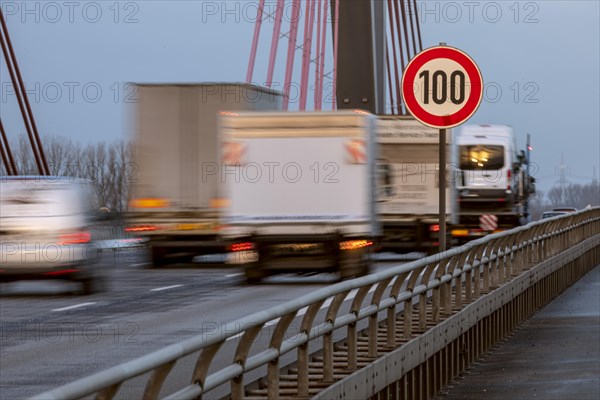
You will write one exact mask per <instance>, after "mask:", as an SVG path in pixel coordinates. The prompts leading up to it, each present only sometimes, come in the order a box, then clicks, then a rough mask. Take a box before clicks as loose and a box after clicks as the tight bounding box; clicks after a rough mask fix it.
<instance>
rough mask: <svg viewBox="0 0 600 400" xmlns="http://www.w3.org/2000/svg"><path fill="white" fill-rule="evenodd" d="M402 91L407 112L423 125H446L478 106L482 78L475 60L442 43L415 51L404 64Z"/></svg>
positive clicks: (481, 92)
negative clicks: (413, 55)
mask: <svg viewBox="0 0 600 400" xmlns="http://www.w3.org/2000/svg"><path fill="white" fill-rule="evenodd" d="M402 94H403V98H404V104H405V105H406V107H407V109H408V111H410V113H411V114H412V115H413V116H414V117H415V118H416V119H418V120H420V121H421V122H422V123H424V124H425V125H429V126H432V127H435V128H450V127H452V126H456V125H458V124H460V123H462V122H464V121H466V120H467V119H468V118H469V117H471V115H473V113H474V112H475V111H476V110H477V108H478V107H479V104H480V103H481V98H482V96H483V80H482V78H481V73H480V71H479V68H477V65H476V64H475V62H474V61H473V60H472V59H471V58H470V57H469V56H468V55H466V54H465V53H463V52H462V51H460V50H458V49H455V48H452V47H446V46H440V47H433V48H430V49H427V50H424V51H423V52H421V53H419V54H417V55H416V56H415V58H413V59H412V60H411V62H410V63H409V64H408V66H407V67H406V70H405V71H404V74H403V78H402Z"/></svg>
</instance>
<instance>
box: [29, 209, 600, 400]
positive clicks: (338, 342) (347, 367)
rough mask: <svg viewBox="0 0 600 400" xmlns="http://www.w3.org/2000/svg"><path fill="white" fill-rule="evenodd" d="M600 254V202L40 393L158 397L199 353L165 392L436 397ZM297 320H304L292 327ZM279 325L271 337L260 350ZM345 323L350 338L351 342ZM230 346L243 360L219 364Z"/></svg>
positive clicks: (179, 395)
mask: <svg viewBox="0 0 600 400" xmlns="http://www.w3.org/2000/svg"><path fill="white" fill-rule="evenodd" d="M599 249H600V208H593V209H588V210H585V211H580V212H577V213H573V214H569V215H565V216H560V217H554V218H552V219H548V220H543V221H537V222H534V223H531V224H529V225H527V226H524V227H520V228H516V229H513V230H511V231H507V232H502V233H498V234H494V235H490V236H487V237H485V238H482V239H479V240H476V241H473V242H470V243H468V244H466V245H463V246H462V247H459V248H455V249H452V250H449V251H446V252H444V253H441V254H437V255H435V256H430V257H427V258H424V259H421V260H418V261H415V262H411V263H409V264H405V265H402V266H398V267H395V268H392V269H389V270H386V271H384V272H380V273H377V274H372V275H369V276H365V277H362V278H357V279H353V280H350V281H345V282H340V283H338V284H335V285H332V286H329V287H326V288H323V289H320V290H316V291H315V292H313V293H310V294H308V295H305V296H302V297H300V298H297V299H294V300H291V301H288V302H286V303H284V304H281V305H280V306H277V307H273V308H271V309H269V310H265V311H261V312H258V313H255V314H253V315H250V316H248V317H245V318H242V319H240V320H237V321H235V322H232V323H229V324H226V325H225V326H223V327H222V328H221V329H220V330H219V331H218V334H214V333H211V334H210V335H206V334H203V335H198V336H196V337H193V338H191V339H188V340H185V341H182V342H180V343H177V344H174V345H171V346H168V347H165V348H163V349H161V350H159V351H156V352H154V353H151V354H148V355H146V356H144V357H141V358H138V359H136V360H133V361H129V362H126V363H124V364H121V365H118V366H116V367H113V368H110V369H107V370H105V371H102V372H99V373H97V374H94V375H92V376H89V377H86V378H83V379H80V380H78V381H75V382H72V383H69V384H67V385H64V386H62V387H59V388H56V389H53V390H51V391H48V392H45V393H42V394H40V395H38V396H35V397H34V399H39V400H42V399H43V400H48V399H77V398H81V397H84V396H87V395H90V394H94V393H95V394H96V398H97V399H112V398H113V397H114V396H115V395H116V394H117V393H118V391H119V390H120V388H121V387H122V386H123V384H124V383H127V382H128V381H131V380H132V379H134V378H136V377H138V376H140V375H144V374H146V375H148V376H147V380H146V382H145V387H144V388H143V389H140V392H139V393H138V394H136V395H133V397H135V398H144V399H156V398H158V397H159V394H160V393H161V390H162V389H163V384H164V382H165V380H166V379H167V377H168V376H169V373H170V372H171V371H172V370H173V368H174V366H175V364H176V363H177V362H178V361H179V360H180V359H182V358H183V357H185V356H188V355H192V354H194V355H195V354H196V353H199V354H198V356H197V358H196V361H195V367H194V368H193V370H191V371H189V373H190V380H189V382H190V384H189V385H186V386H184V387H181V388H177V389H176V390H175V392H173V393H171V394H170V395H168V396H167V397H164V398H166V399H173V400H174V399H176V400H183V399H195V398H201V397H203V396H206V395H207V394H209V393H212V391H213V390H214V389H215V388H218V387H219V386H222V385H223V384H229V386H230V393H229V395H228V396H229V397H230V398H232V399H242V398H244V397H245V396H254V397H256V396H263V397H267V398H269V399H279V398H280V397H284V396H289V397H292V398H307V397H309V396H316V398H327V399H331V398H369V397H372V396H380V395H383V397H385V398H402V395H404V398H429V397H431V396H432V395H433V393H436V392H437V391H439V390H440V388H441V387H442V386H443V385H444V384H447V383H448V382H450V381H451V379H452V378H453V377H454V376H456V375H457V374H458V373H459V372H460V371H461V370H463V369H464V368H465V367H466V365H467V364H468V363H469V362H472V361H473V360H474V359H475V358H476V357H477V356H478V355H480V354H481V353H482V352H483V351H485V349H487V348H489V346H491V345H492V344H493V343H494V342H495V341H496V340H498V339H500V338H501V337H502V336H503V335H505V334H507V333H508V332H510V330H511V329H513V328H514V327H515V326H516V325H517V324H518V323H519V322H520V321H522V320H523V319H525V318H527V317H528V316H529V315H530V314H531V313H532V312H534V311H535V309H536V308H539V307H541V306H542V305H543V304H545V302H547V301H549V299H550V298H552V297H554V296H555V295H557V294H558V293H559V292H560V291H562V290H564V288H565V287H566V286H568V285H570V284H571V283H572V282H573V281H574V280H576V279H578V278H579V277H580V276H581V275H583V273H584V272H585V271H587V270H588V269H589V268H591V267H593V266H595V265H598V263H599V261H600V251H599ZM318 317H320V318H318ZM296 319H299V325H296V324H294V325H293V324H292V322H293V321H295V320H296ZM269 326H271V327H272V329H269V332H268V340H267V341H268V344H266V345H265V346H264V347H263V348H255V347H256V346H257V344H256V343H258V344H261V341H257V340H256V339H257V337H258V336H259V334H262V335H264V331H263V328H265V327H269ZM343 330H345V333H346V334H345V335H344V336H345V337H339V336H340V332H341V331H343ZM336 337H337V339H336ZM233 338H236V339H239V340H236V343H234V342H233V341H232V340H230V339H233ZM255 342H256V343H255ZM230 346H234V349H231V348H230ZM225 349H229V350H232V353H233V354H234V356H233V358H232V359H231V361H230V362H227V365H225V366H223V367H219V368H215V367H214V366H212V364H213V362H214V360H216V359H217V358H218V355H219V354H220V353H226V350H225ZM315 350H318V351H317V352H315ZM292 351H296V352H297V357H296V359H295V361H294V362H293V364H290V365H288V366H287V367H286V368H289V371H288V372H287V373H285V371H284V373H283V374H282V367H284V365H283V362H282V358H283V356H284V355H288V354H289V353H291V352H292ZM311 359H312V360H311ZM381 360H383V361H381ZM288 363H289V361H288ZM211 366H212V367H211ZM365 366H369V367H368V368H363V367H365ZM265 367H266V383H264V385H263V386H264V387H260V385H259V387H257V388H254V389H252V388H250V389H249V388H247V387H246V384H245V383H244V376H245V375H246V374H248V373H249V372H250V371H253V370H256V369H257V368H265ZM388 367H389V368H388ZM214 369H217V370H215V371H213V370H214ZM378 371H381V373H380V372H378ZM383 371H385V372H383ZM209 372H210V373H209ZM134 386H135V385H134ZM392 393H393V395H392ZM128 396H129V397H132V396H131V395H130V394H129V393H128ZM133 397H132V398H133ZM377 398H379V397H377Z"/></svg>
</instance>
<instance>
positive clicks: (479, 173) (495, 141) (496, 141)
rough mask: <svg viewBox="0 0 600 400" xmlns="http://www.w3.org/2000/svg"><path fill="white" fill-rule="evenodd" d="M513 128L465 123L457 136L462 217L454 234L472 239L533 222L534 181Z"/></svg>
mask: <svg viewBox="0 0 600 400" xmlns="http://www.w3.org/2000/svg"><path fill="white" fill-rule="evenodd" d="M527 162H528V160H526V157H525V153H524V151H518V149H517V140H516V136H515V133H514V131H513V129H512V128H511V127H509V126H505V125H483V124H482V125H465V126H464V127H463V128H462V129H461V130H460V133H459V135H457V137H456V146H455V153H454V163H455V164H456V166H457V168H458V173H457V177H456V190H457V199H458V202H459V221H458V225H456V226H455V227H454V228H453V229H452V236H453V237H454V238H455V239H456V241H458V242H459V243H461V242H467V241H469V240H472V239H474V238H477V237H480V236H484V235H487V234H488V233H493V232H498V231H502V230H506V229H511V228H514V227H517V226H519V225H523V224H525V223H527V222H528V217H529V216H528V214H527V205H528V201H529V198H530V196H531V195H533V194H534V193H535V185H534V184H535V179H534V178H533V177H531V176H530V175H528V173H527Z"/></svg>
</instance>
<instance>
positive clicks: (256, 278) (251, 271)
mask: <svg viewBox="0 0 600 400" xmlns="http://www.w3.org/2000/svg"><path fill="white" fill-rule="evenodd" d="M244 272H245V274H246V283H247V284H248V285H258V284H259V283H260V282H261V281H262V280H263V278H265V273H264V271H262V270H261V268H260V264H259V263H253V264H251V265H249V266H247V267H246V269H245V271H244Z"/></svg>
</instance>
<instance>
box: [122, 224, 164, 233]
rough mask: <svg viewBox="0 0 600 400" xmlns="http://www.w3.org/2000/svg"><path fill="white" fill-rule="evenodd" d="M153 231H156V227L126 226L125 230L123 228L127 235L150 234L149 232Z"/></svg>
mask: <svg viewBox="0 0 600 400" xmlns="http://www.w3.org/2000/svg"><path fill="white" fill-rule="evenodd" d="M155 230H156V226H154V225H135V226H128V227H127V228H125V232H127V233H132V232H150V231H155Z"/></svg>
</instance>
